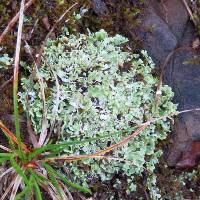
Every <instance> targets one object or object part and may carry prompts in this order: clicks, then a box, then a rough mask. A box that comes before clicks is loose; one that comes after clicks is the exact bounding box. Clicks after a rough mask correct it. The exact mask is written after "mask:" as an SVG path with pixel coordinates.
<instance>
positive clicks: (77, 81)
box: [20, 29, 176, 193]
mask: <svg viewBox="0 0 200 200" xmlns="http://www.w3.org/2000/svg"><path fill="white" fill-rule="evenodd" d="M127 41H128V40H127V39H126V38H124V37H123V36H121V35H116V36H114V37H110V36H108V34H107V33H106V32H105V31H104V30H100V31H98V32H96V33H89V34H88V35H85V34H78V35H70V34H68V32H67V31H66V29H65V34H63V35H62V36H60V37H59V38H58V39H56V40H53V41H52V40H51V41H48V43H47V45H46V47H45V52H44V55H43V58H42V65H41V67H40V69H39V74H40V76H42V77H43V79H44V81H45V85H44V87H45V93H46V101H47V102H46V106H47V110H48V113H47V118H48V126H49V130H53V136H55V137H58V138H59V141H57V142H60V141H81V140H85V139H90V138H97V140H96V141H95V142H94V141H92V142H89V141H88V143H87V144H84V145H81V144H77V145H71V146H66V148H65V152H66V154H69V155H72V154H76V155H79V154H90V153H94V152H96V151H98V150H100V149H104V148H106V147H108V146H109V145H111V144H114V143H117V142H119V141H120V140H122V139H123V138H124V137H126V136H127V135H128V134H130V133H131V132H132V131H133V130H134V127H137V126H138V125H140V124H142V123H143V122H145V121H146V120H148V119H152V118H157V117H160V116H164V115H168V114H170V113H172V112H174V111H175V109H176V106H175V105H174V104H173V103H172V102H171V98H172V97H173V92H172V91H171V88H170V87H168V86H163V87H162V96H161V99H160V106H159V107H158V108H157V109H155V92H156V86H157V84H158V80H157V79H156V78H155V77H153V75H152V73H151V71H152V69H153V68H154V63H153V62H152V60H151V58H150V57H149V56H148V55H147V52H146V51H142V52H141V54H140V55H139V54H133V53H132V52H131V51H130V48H129V47H128V46H127ZM33 80H34V79H33V77H31V76H30V78H28V79H23V88H24V92H22V93H21V94H20V101H21V102H22V104H23V106H24V110H27V108H26V100H25V96H26V95H28V96H29V104H30V105H29V107H30V108H29V113H30V116H31V120H32V123H33V126H34V129H35V131H36V132H37V133H38V134H40V132H41V124H42V116H43V110H42V99H41V94H40V84H38V82H37V81H33ZM32 81H33V82H32ZM169 129H170V126H169V123H168V122H167V121H166V119H163V120H158V121H157V122H156V123H154V124H151V125H150V126H149V127H148V128H146V129H145V131H143V132H142V133H141V134H140V135H139V136H138V137H136V138H135V139H134V140H131V141H129V142H128V143H127V144H125V145H123V146H122V147H121V148H118V149H117V150H115V151H113V152H110V153H108V155H107V156H108V157H109V158H110V159H87V160H83V161H77V162H73V163H66V167H67V168H68V169H69V172H70V173H69V178H71V179H73V180H75V181H78V182H82V184H85V185H87V184H89V185H90V186H92V183H91V180H95V179H98V180H101V181H102V182H103V181H107V180H111V179H112V178H113V176H114V175H115V174H117V173H119V172H120V173H121V174H123V175H124V176H125V177H127V182H126V188H125V189H126V192H127V193H129V192H131V191H134V190H135V189H136V183H135V182H134V177H135V175H141V174H142V172H143V171H144V170H145V171H148V172H149V173H152V172H153V170H154V166H155V164H156V163H157V162H158V160H157V158H158V157H159V156H160V154H161V152H160V151H156V150H155V146H156V143H157V141H158V140H163V139H165V138H166V135H167V132H168V131H169ZM108 134H110V137H109V138H102V137H103V136H104V135H108ZM150 179H151V178H149V179H148V180H150ZM150 182H151V183H152V184H155V180H154V179H153V180H152V181H150ZM120 184H121V182H120V180H117V181H116V184H114V187H118V186H119V185H120ZM150 185H151V184H149V187H150Z"/></svg>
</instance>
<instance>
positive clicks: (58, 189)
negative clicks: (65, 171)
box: [43, 163, 63, 199]
mask: <svg viewBox="0 0 200 200" xmlns="http://www.w3.org/2000/svg"><path fill="white" fill-rule="evenodd" d="M43 166H44V168H45V169H46V170H47V172H48V173H49V178H50V180H51V183H52V184H53V186H54V187H55V189H56V192H57V194H58V195H59V196H60V198H61V199H63V195H62V189H61V187H60V185H59V183H58V181H57V179H56V177H57V174H56V173H55V170H54V169H53V168H52V167H51V166H50V165H48V164H46V163H44V165H43Z"/></svg>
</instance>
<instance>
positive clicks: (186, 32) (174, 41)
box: [0, 0, 200, 199]
mask: <svg viewBox="0 0 200 200" xmlns="http://www.w3.org/2000/svg"><path fill="white" fill-rule="evenodd" d="M58 2H60V4H59V3H58ZM77 2H79V8H80V7H82V6H86V7H89V11H88V13H87V14H86V15H85V16H84V17H83V18H82V19H81V20H80V21H79V22H78V23H75V22H74V21H73V20H70V22H69V27H70V28H71V29H73V27H76V29H78V30H79V31H80V32H86V30H87V28H89V29H90V30H91V31H96V30H99V29H101V28H103V29H106V31H108V32H109V33H110V34H111V35H112V34H115V33H120V34H122V35H124V36H126V37H128V38H129V40H130V46H131V47H132V48H133V49H134V50H135V51H139V50H140V49H141V48H144V49H146V50H147V51H148V52H149V54H150V56H151V57H152V58H153V60H154V62H155V63H156V65H157V71H158V72H159V71H160V69H162V67H163V65H164V63H165V61H166V58H167V57H168V55H169V54H172V56H171V57H170V59H169V61H168V62H167V65H166V66H165V69H164V83H165V84H168V85H170V86H171V87H172V88H173V91H174V93H175V96H174V102H175V103H177V104H178V105H179V106H178V109H179V110H185V109H194V108H198V107H200V93H199V92H198V91H199V86H200V63H199V62H198V60H197V59H196V58H198V56H199V46H198V44H197V47H196V48H193V42H194V41H195V40H196V39H197V38H198V36H197V34H196V32H195V27H194V25H193V23H192V21H191V20H190V17H189V15H188V12H187V10H186V8H185V6H184V4H183V3H182V1H181V0H166V1H162V0H161V1H156V0H155V1H151V0H149V1H146V2H145V1H141V0H124V1H121V0H108V1H105V0H91V1H90V0H87V1H81V0H79V1H77ZM144 2H145V3H144ZM73 3H74V1H73V0H68V1H64V4H62V1H56V0H50V1H42V2H41V1H39V0H38V1H36V2H35V3H34V5H32V6H31V7H30V8H29V9H28V10H27V11H26V18H27V19H26V20H27V21H26V23H25V27H24V32H23V36H24V39H26V41H27V42H28V43H29V45H31V47H32V51H33V54H36V53H37V52H38V50H39V49H40V45H41V44H42V42H43V41H44V38H45V37H46V34H47V33H48V31H49V26H50V27H51V26H53V24H54V23H55V20H56V19H58V18H59V17H60V15H61V14H62V13H63V11H64V10H66V9H67V8H69V6H70V5H72V4H73ZM18 10H19V1H18V0H9V1H7V0H2V1H1V3H0V12H2V13H3V14H2V16H1V17H0V33H1V32H2V31H3V30H4V29H5V27H6V25H7V23H8V21H9V20H10V19H12V17H13V16H14V15H15V14H16V13H17V11H18ZM67 17H68V18H69V17H70V15H69V16H67ZM62 25H65V23H61V24H60V25H59V26H58V27H57V28H56V30H55V31H54V37H56V36H58V35H59V33H60V30H61V27H62ZM16 28H17V27H16V26H15V27H14V28H13V29H12V30H11V32H10V33H9V34H8V35H7V36H6V38H5V40H4V41H3V43H2V46H4V47H5V48H4V50H3V52H6V53H8V54H9V55H14V51H15V40H16ZM22 46H24V45H22ZM178 48H179V49H180V50H177V49H178ZM173 52H174V53H173ZM21 55H22V60H26V62H27V63H32V59H31V58H30V56H29V55H28V54H27V53H26V51H25V49H22V54H21ZM194 59H196V60H197V62H195V65H194V63H192V61H193V60H194ZM21 75H22V76H25V75H26V70H25V69H23V68H22V69H21ZM11 77H12V68H11V69H9V70H6V71H5V70H1V72H0V86H1V85H3V84H4V83H5V81H7V80H9V79H10V78H11ZM0 94H1V95H0V105H1V106H0V114H1V117H0V119H1V120H2V121H4V123H6V125H7V126H8V127H9V128H11V129H13V123H12V113H13V109H12V84H11V82H10V83H8V84H7V85H6V87H5V88H4V89H3V90H0ZM22 117H23V116H22ZM199 121H200V114H199V112H197V111H196V112H194V111H193V112H188V113H184V114H181V115H180V116H179V117H177V119H176V120H175V124H174V126H173V131H172V134H170V135H169V137H168V138H167V140H166V141H163V142H161V143H160V144H159V146H158V148H162V149H163V151H164V155H163V156H162V157H161V159H160V163H159V164H158V165H157V168H156V174H157V177H158V187H159V188H160V190H161V191H162V195H163V197H164V198H163V199H177V196H176V195H177V194H178V193H182V194H183V196H184V198H186V199H198V198H199V196H200V190H199V183H200V182H199V181H200V175H199V168H198V166H197V163H198V162H197V157H198V156H199V153H198V152H200V151H199V150H200V145H196V149H195V152H196V153H194V150H192V149H194V148H193V146H194V143H195V144H196V143H198V141H199V140H200V132H199V130H200V123H199ZM21 126H22V129H23V130H26V124H25V123H24V122H23V123H21ZM0 134H1V132H0ZM23 135H24V137H26V135H27V134H26V132H24V134H23ZM28 140H29V139H28V138H25V141H27V142H28ZM5 143H6V139H5V138H3V137H2V134H1V140H0V144H5ZM188 152H189V153H188ZM186 153H187V156H184V155H185V154H186ZM186 161H187V162H191V163H192V164H191V163H190V164H191V165H190V167H188V165H186V164H184V163H185V162H186ZM180 163H181V164H180ZM180 165H181V166H180ZM176 168H179V169H176ZM180 168H181V170H180ZM188 168H189V170H193V169H196V171H197V174H196V175H195V176H194V177H192V178H191V179H185V182H186V184H185V185H184V184H182V182H181V181H180V180H178V177H180V176H182V171H183V170H185V169H187V170H188ZM121 178H122V179H123V178H124V177H121ZM144 179H145V174H144V176H143V179H142V178H138V182H139V185H140V187H139V190H138V194H134V196H131V197H130V196H129V197H128V196H126V194H124V192H123V190H122V189H121V190H119V191H115V189H114V188H113V187H112V182H110V183H107V184H105V185H101V186H100V188H99V190H98V192H96V193H95V194H94V196H93V198H92V199H108V194H109V191H113V192H115V194H116V196H115V198H116V199H138V198H139V197H142V198H143V199H150V197H149V194H148V192H147V190H146V189H145V187H144ZM98 184H99V183H98V181H97V185H98ZM163 186H164V187H163ZM165 186H166V187H165ZM0 188H1V187H0ZM188 188H190V190H189V189H188ZM74 196H75V199H87V198H86V197H83V196H82V195H81V194H79V193H76V194H74ZM46 199H47V198H46Z"/></svg>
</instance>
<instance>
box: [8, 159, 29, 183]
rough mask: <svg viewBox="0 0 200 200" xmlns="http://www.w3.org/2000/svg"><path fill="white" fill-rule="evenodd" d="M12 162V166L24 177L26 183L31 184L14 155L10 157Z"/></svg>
mask: <svg viewBox="0 0 200 200" xmlns="http://www.w3.org/2000/svg"><path fill="white" fill-rule="evenodd" d="M10 162H11V165H12V167H13V168H14V169H15V171H16V172H17V174H19V175H20V176H21V177H22V178H23V180H24V182H25V183H26V185H29V184H30V183H29V181H28V178H27V177H26V175H25V173H24V171H23V170H22V169H21V166H20V165H18V164H17V162H16V161H15V159H14V158H13V157H11V158H10Z"/></svg>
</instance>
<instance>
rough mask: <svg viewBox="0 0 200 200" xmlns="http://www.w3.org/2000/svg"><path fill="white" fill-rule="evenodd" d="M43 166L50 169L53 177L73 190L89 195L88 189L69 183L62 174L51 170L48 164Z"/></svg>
mask: <svg viewBox="0 0 200 200" xmlns="http://www.w3.org/2000/svg"><path fill="white" fill-rule="evenodd" d="M45 165H47V166H48V167H49V168H50V169H51V171H52V172H53V173H54V175H55V176H56V177H59V178H60V180H61V181H63V182H64V183H66V184H67V185H69V186H70V187H72V188H74V189H77V190H79V191H81V192H84V193H89V194H91V193H92V192H91V190H90V189H88V188H86V187H83V186H81V185H79V184H76V183H73V182H71V181H69V180H68V179H67V178H66V177H65V176H64V175H63V174H61V173H59V172H57V171H56V170H55V169H53V168H52V167H51V166H50V165H49V164H46V163H44V166H45Z"/></svg>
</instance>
